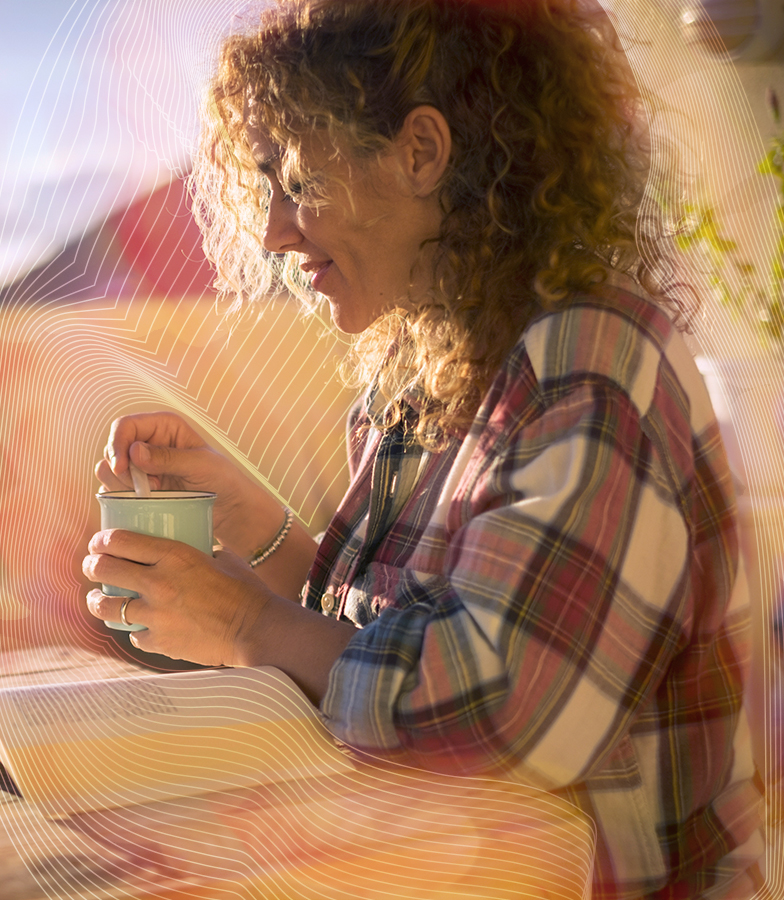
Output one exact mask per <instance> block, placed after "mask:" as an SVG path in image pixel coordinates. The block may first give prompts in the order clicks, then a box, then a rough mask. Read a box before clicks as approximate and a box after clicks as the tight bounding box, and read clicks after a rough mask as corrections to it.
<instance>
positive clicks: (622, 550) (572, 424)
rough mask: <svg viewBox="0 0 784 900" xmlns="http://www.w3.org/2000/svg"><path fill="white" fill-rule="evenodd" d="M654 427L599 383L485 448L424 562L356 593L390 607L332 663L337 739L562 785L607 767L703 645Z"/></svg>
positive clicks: (415, 760)
mask: <svg viewBox="0 0 784 900" xmlns="http://www.w3.org/2000/svg"><path fill="white" fill-rule="evenodd" d="M652 432H653V430H652V429H651V428H649V427H648V426H647V424H646V422H645V421H644V420H642V419H641V417H640V414H639V412H638V410H637V409H636V407H635V406H634V404H633V403H632V402H631V400H630V398H629V397H628V396H627V395H626V394H625V393H624V392H623V391H622V390H620V389H619V388H617V387H615V386H613V385H612V384H610V383H593V384H584V385H582V386H580V387H579V388H577V389H575V390H573V391H570V392H568V393H567V394H566V395H565V396H563V397H561V398H560V399H559V400H558V401H557V402H554V403H552V404H551V405H550V406H549V407H547V408H546V409H545V410H544V411H543V412H542V413H541V414H540V415H538V416H537V417H536V418H535V419H534V420H533V421H531V422H529V423H528V424H526V425H524V426H521V427H519V428H518V429H517V430H516V431H515V432H514V433H512V434H509V435H505V436H499V437H498V439H497V440H496V441H495V443H494V445H493V446H492V448H491V449H490V450H489V451H488V450H486V449H483V446H482V439H478V440H477V442H476V449H475V452H474V454H473V456H472V457H471V458H472V460H473V461H474V462H473V463H470V464H469V465H467V466H466V469H465V472H464V474H463V475H462V477H461V479H460V481H459V484H458V485H457V487H456V488H455V490H454V494H453V495H452V496H450V497H448V498H446V499H447V502H446V503H444V502H443V500H444V498H443V497H442V502H441V503H439V509H443V508H444V507H445V511H444V512H442V513H441V516H440V518H439V514H438V513H437V514H436V515H435V516H434V519H433V520H432V521H431V523H430V525H429V526H428V529H427V531H426V532H425V535H424V536H423V539H422V541H421V542H420V545H419V548H418V549H417V551H415V553H414V556H413V557H412V559H411V561H410V567H409V566H407V567H405V568H392V567H388V566H383V565H381V564H379V563H371V566H370V567H369V569H368V572H367V573H366V576H365V578H364V580H363V582H362V583H361V584H355V585H353V586H352V588H353V589H363V585H367V584H372V585H373V587H372V588H371V590H372V591H374V592H378V596H376V597H374V598H373V600H374V601H375V602H376V605H377V606H378V605H380V606H382V607H383V611H382V612H381V614H380V615H379V617H378V618H377V619H376V620H375V621H374V622H373V623H371V624H370V625H368V626H366V627H365V628H363V629H361V630H360V631H358V632H357V634H356V635H355V636H353V637H352V639H351V641H350V643H349V644H348V646H347V648H346V650H345V651H344V653H343V654H342V655H341V657H340V658H339V659H338V661H337V662H336V664H335V666H334V667H333V670H332V672H331V677H330V684H329V689H328V692H327V694H326V696H325V698H324V700H323V703H322V707H321V711H322V715H323V717H324V719H325V721H326V723H327V725H328V727H329V728H330V730H331V731H332V732H333V734H335V735H336V736H337V737H338V738H339V739H341V740H342V741H344V742H345V743H347V744H349V745H351V746H354V747H356V748H358V749H360V750H362V751H364V752H367V753H370V754H373V755H377V756H382V757H385V758H391V759H396V760H399V761H405V762H408V763H410V764H413V765H420V766H423V767H425V768H429V769H431V770H444V771H450V772H459V773H462V774H472V773H494V774H507V775H508V774H510V773H515V777H519V778H520V779H522V780H525V781H527V782H528V783H532V784H537V785H540V786H542V787H545V788H548V789H553V788H557V787H560V786H564V785H567V784H570V783H574V782H577V781H581V780H584V779H585V778H586V777H589V776H590V775H591V774H593V773H595V772H596V771H597V770H598V768H600V767H601V765H602V762H603V760H604V759H605V758H606V756H607V755H608V754H609V753H610V752H611V751H612V750H613V748H614V747H616V746H617V745H618V743H619V742H620V741H621V739H622V738H623V736H624V734H625V732H626V729H627V728H628V724H629V722H630V720H631V718H632V717H633V716H634V715H635V713H637V712H638V711H639V710H640V709H641V707H642V706H644V704H645V703H646V700H647V699H648V698H649V697H650V696H651V694H652V692H653V691H654V690H655V689H656V687H657V686H658V684H659V683H660V681H661V679H662V676H663V674H664V672H665V671H666V670H667V667H668V666H669V665H670V664H671V662H672V659H673V657H674V655H675V654H676V652H677V651H678V650H679V648H681V647H682V646H683V643H684V641H685V640H687V635H686V632H687V630H688V625H687V622H688V619H689V615H690V611H689V605H690V603H691V593H690V589H689V582H690V575H689V568H690V566H689V559H690V556H691V552H690V530H689V525H688V522H687V518H686V514H685V510H686V508H687V505H686V503H685V500H684V496H683V493H682V488H681V486H680V485H679V484H678V483H676V480H675V478H674V477H673V469H672V466H671V465H670V464H669V463H668V458H667V448H666V447H663V446H662V443H663V439H662V436H661V435H660V434H658V433H652ZM686 443H687V444H688V440H686ZM681 449H683V448H681ZM477 458H480V459H481V460H482V461H481V463H478V464H477V463H476V462H475V460H476V459H477Z"/></svg>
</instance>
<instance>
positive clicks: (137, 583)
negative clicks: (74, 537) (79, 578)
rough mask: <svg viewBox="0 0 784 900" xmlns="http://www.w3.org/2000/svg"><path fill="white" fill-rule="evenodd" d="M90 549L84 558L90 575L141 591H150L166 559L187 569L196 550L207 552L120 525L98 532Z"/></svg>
mask: <svg viewBox="0 0 784 900" xmlns="http://www.w3.org/2000/svg"><path fill="white" fill-rule="evenodd" d="M87 549H88V551H89V554H88V555H87V556H86V557H85V558H84V560H83V561H82V572H83V573H84V575H85V577H86V578H88V579H89V580H90V581H96V582H98V583H100V584H111V585H113V586H114V587H118V588H123V589H124V590H128V591H136V592H137V593H139V594H145V593H147V592H148V591H149V589H150V587H151V586H152V585H154V584H155V577H156V573H155V567H156V566H157V565H158V564H160V563H162V562H164V561H166V562H167V564H170V565H171V564H173V565H174V566H175V567H176V569H177V570H187V568H188V567H189V566H190V565H192V563H193V556H194V554H198V556H200V557H201V556H203V554H202V553H200V551H198V550H194V549H193V548H192V547H189V546H188V545H187V544H182V543H180V542H179V541H173V540H169V539H168V538H158V537H152V536H150V535H147V534H137V533H136V532H133V531H125V530H124V529H119V528H113V529H109V530H107V531H99V532H98V533H97V534H94V535H93V537H92V538H91V539H90V543H89V544H88V546H87Z"/></svg>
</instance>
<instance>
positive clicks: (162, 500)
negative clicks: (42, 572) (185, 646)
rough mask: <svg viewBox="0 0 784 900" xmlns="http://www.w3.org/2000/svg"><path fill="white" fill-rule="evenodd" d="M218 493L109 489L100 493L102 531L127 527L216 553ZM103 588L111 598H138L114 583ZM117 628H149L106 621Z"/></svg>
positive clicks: (126, 629) (133, 593)
mask: <svg viewBox="0 0 784 900" xmlns="http://www.w3.org/2000/svg"><path fill="white" fill-rule="evenodd" d="M216 496H217V495H216V494H212V493H208V492H206V491H204V492H201V491H152V492H151V493H150V494H149V496H147V497H140V496H138V494H136V493H135V492H134V491H106V492H105V493H100V494H96V497H97V498H98V503H99V504H100V507H101V530H102V531H105V530H106V529H107V528H124V529H126V530H127V531H136V532H139V533H140V534H152V535H154V536H155V537H162V538H169V539H171V540H173V541H182V542H183V543H184V544H190V545H191V547H195V548H196V549H197V550H201V551H202V552H203V553H208V554H209V555H210V556H212V505H213V503H215V497H216ZM101 590H102V591H103V592H104V594H108V595H109V596H110V597H138V596H139V595H138V594H137V593H136V592H135V591H128V590H125V589H124V588H118V587H115V586H114V585H111V584H102V585H101ZM106 625H107V626H108V627H109V628H114V629H116V630H117V631H146V629H145V627H144V625H123V623H122V622H106Z"/></svg>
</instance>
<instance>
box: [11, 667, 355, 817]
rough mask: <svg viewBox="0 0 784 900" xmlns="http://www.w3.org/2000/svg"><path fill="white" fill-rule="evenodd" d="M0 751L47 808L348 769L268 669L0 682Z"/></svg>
mask: <svg viewBox="0 0 784 900" xmlns="http://www.w3.org/2000/svg"><path fill="white" fill-rule="evenodd" d="M0 756H2V761H3V764H4V765H5V768H6V770H7V771H8V773H9V774H10V776H11V778H12V779H13V781H14V783H15V784H16V785H17V787H18V788H19V791H20V793H21V794H22V796H23V797H24V798H25V800H27V801H28V802H30V803H33V804H35V806H36V808H37V809H38V810H39V811H40V812H41V813H43V814H44V815H45V816H46V817H48V818H63V817H66V816H69V815H71V814H73V813H81V812H89V811H92V810H100V809H112V808H115V807H122V806H130V805H135V804H140V803H150V802H157V801H161V800H167V799H172V798H176V797H188V796H194V795H198V794H207V793H212V792H215V791H226V790H234V789H236V788H242V787H249V786H255V785H266V784H273V783H277V782H285V781H292V780H295V779H304V778H314V777H320V776H324V775H337V774H340V773H345V772H350V771H352V770H353V766H352V763H351V761H350V760H349V758H348V757H347V756H346V755H345V754H343V753H342V752H341V751H340V750H338V749H337V747H336V746H335V744H334V743H333V741H332V739H331V738H330V736H329V733H328V732H327V731H326V729H325V728H324V726H323V725H322V724H321V722H320V720H319V718H318V716H317V714H316V711H315V709H314V708H313V707H312V706H311V704H310V703H309V702H308V701H307V699H306V698H305V696H304V695H303V694H302V693H301V691H300V690H299V689H298V688H297V687H296V685H295V684H294V683H293V682H292V681H291V679H289V678H288V677H287V676H286V675H284V674H283V673H282V672H280V671H279V670H277V669H272V668H258V669H217V670H204V671H193V672H183V673H178V674H167V675H146V676H141V677H139V676H135V677H126V678H112V679H110V680H105V681H100V680H98V681H84V682H75V683H68V684H42V685H25V686H21V687H15V688H5V689H2V690H0Z"/></svg>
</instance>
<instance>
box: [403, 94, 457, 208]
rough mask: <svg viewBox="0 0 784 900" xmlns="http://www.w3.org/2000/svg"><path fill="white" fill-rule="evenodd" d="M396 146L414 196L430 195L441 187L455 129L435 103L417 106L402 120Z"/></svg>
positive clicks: (404, 174) (404, 173)
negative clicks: (450, 128)
mask: <svg viewBox="0 0 784 900" xmlns="http://www.w3.org/2000/svg"><path fill="white" fill-rule="evenodd" d="M395 146H396V148H397V154H398V158H399V162H400V165H401V168H402V175H403V177H404V179H405V180H406V182H407V183H408V185H409V187H410V189H411V191H412V192H413V194H414V196H417V197H427V196H428V195H430V194H432V193H433V191H435V190H436V188H437V187H438V185H439V183H440V181H441V178H442V176H443V174H444V171H445V170H446V167H447V164H448V163H449V155H450V153H451V152H452V133H451V131H450V130H449V125H448V124H447V121H446V119H445V118H444V116H443V114H442V113H441V112H439V110H437V109H436V108H435V107H434V106H417V107H416V108H415V109H412V110H411V112H410V113H409V114H408V115H407V116H406V119H405V121H404V122H403V127H402V128H401V129H400V131H399V133H398V136H397V137H396V138H395Z"/></svg>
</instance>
